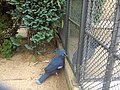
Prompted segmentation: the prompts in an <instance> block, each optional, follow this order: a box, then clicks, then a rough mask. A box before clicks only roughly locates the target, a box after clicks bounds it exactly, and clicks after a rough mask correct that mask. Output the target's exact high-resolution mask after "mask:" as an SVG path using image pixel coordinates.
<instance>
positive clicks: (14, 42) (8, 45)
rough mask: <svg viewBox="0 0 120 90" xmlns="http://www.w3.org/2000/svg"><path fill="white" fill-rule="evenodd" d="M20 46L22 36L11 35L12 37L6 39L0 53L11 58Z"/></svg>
mask: <svg viewBox="0 0 120 90" xmlns="http://www.w3.org/2000/svg"><path fill="white" fill-rule="evenodd" d="M19 46H20V36H16V37H10V39H5V40H4V42H3V44H2V47H1V48H0V53H1V54H2V55H3V56H4V57H5V58H10V57H11V56H12V55H13V51H15V50H16V49H17V48H18V47H19Z"/></svg>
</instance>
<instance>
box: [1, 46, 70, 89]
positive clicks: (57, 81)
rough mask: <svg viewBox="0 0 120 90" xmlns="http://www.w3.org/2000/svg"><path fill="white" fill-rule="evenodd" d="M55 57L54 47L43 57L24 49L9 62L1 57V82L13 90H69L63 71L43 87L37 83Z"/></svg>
mask: <svg viewBox="0 0 120 90" xmlns="http://www.w3.org/2000/svg"><path fill="white" fill-rule="evenodd" d="M54 56H55V54H54V47H53V46H50V47H49V49H48V52H47V53H44V54H43V55H38V56H37V55H34V54H33V53H30V52H28V51H27V50H26V49H25V48H24V47H22V48H20V49H19V52H16V53H15V55H14V56H13V57H12V58H10V59H8V60H7V59H5V58H2V57H0V82H2V83H4V84H5V85H7V86H9V87H10V88H12V90H68V88H67V84H66V80H65V76H64V72H63V70H62V71H61V72H60V73H59V75H58V76H56V75H53V76H50V77H49V78H48V79H47V80H46V81H45V82H44V83H43V84H42V85H37V84H36V83H35V80H36V79H38V78H39V77H40V76H41V75H42V74H43V73H44V68H45V67H46V66H47V65H48V63H49V62H50V60H51V59H52V58H53V57H54Z"/></svg>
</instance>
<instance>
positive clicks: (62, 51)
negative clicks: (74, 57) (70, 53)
mask: <svg viewBox="0 0 120 90" xmlns="http://www.w3.org/2000/svg"><path fill="white" fill-rule="evenodd" d="M55 53H56V54H57V55H61V56H65V55H66V54H65V51H64V50H61V49H56V50H55Z"/></svg>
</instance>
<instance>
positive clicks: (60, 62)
mask: <svg viewBox="0 0 120 90" xmlns="http://www.w3.org/2000/svg"><path fill="white" fill-rule="evenodd" d="M55 52H56V54H57V55H58V56H56V57H55V58H53V59H52V60H51V62H50V63H49V64H48V66H47V67H46V68H45V69H44V70H45V73H44V74H43V75H42V76H41V77H40V78H39V79H38V80H36V83H37V84H38V85H40V84H42V83H43V82H44V81H45V80H46V79H47V78H48V77H49V76H50V75H52V74H55V73H57V72H58V71H59V70H61V69H62V68H63V67H64V59H65V52H64V51H63V50H60V49H57V50H56V51H55Z"/></svg>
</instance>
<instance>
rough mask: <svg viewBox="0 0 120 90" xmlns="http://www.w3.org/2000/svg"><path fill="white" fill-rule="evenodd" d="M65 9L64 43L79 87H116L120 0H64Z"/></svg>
mask: <svg viewBox="0 0 120 90" xmlns="http://www.w3.org/2000/svg"><path fill="white" fill-rule="evenodd" d="M66 12H67V13H66V19H65V20H66V21H65V28H64V30H63V31H64V36H65V38H63V40H64V42H65V43H64V46H65V49H66V51H67V54H68V57H69V60H70V64H71V65H72V66H73V67H72V68H73V71H74V73H75V75H76V79H77V82H78V83H79V85H80V87H81V89H82V90H120V1H119V0H67V9H66ZM61 36H62V37H63V34H61Z"/></svg>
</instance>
